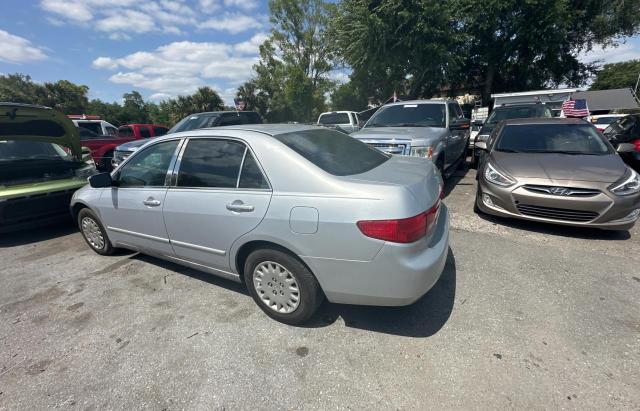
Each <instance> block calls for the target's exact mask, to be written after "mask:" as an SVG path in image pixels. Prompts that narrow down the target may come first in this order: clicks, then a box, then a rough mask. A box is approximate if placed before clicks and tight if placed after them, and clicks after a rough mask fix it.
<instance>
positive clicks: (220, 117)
mask: <svg viewBox="0 0 640 411" xmlns="http://www.w3.org/2000/svg"><path fill="white" fill-rule="evenodd" d="M243 124H262V119H261V118H260V116H259V115H258V113H256V112H255V111H211V112H207V113H196V114H191V115H189V116H187V117H185V118H183V119H182V120H180V121H179V122H178V123H177V124H176V125H175V126H173V127H171V129H169V131H167V134H171V133H179V132H181V131H190V130H197V129H200V128H208V127H222V126H238V125H243ZM147 141H148V140H146V139H145V140H136V141H132V142H131V143H126V144H122V145H120V146H118V147H116V150H115V151H114V153H113V159H112V160H111V165H112V166H113V167H114V168H115V167H116V166H118V164H120V163H122V161H123V160H124V159H125V158H127V157H129V156H130V155H131V153H133V152H135V151H136V150H137V149H139V148H140V147H142V146H143V145H144V144H145V143H146V142H147Z"/></svg>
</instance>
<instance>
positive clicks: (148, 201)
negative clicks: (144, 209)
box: [142, 197, 161, 207]
mask: <svg viewBox="0 0 640 411" xmlns="http://www.w3.org/2000/svg"><path fill="white" fill-rule="evenodd" d="M142 204H144V205H146V206H149V207H157V206H159V205H160V204H161V203H160V201H159V200H156V199H154V198H153V197H149V198H147V199H146V200H144V201H143V202H142Z"/></svg>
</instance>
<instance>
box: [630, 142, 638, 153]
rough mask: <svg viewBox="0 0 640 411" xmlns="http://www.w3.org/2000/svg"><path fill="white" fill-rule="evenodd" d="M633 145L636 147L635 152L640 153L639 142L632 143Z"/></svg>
mask: <svg viewBox="0 0 640 411" xmlns="http://www.w3.org/2000/svg"><path fill="white" fill-rule="evenodd" d="M632 143H633V145H634V146H636V151H637V152H638V153H640V140H634V141H632Z"/></svg>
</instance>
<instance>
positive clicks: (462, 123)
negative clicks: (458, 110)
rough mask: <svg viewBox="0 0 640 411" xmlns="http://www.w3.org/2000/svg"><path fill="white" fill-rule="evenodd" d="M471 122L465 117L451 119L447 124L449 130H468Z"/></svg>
mask: <svg viewBox="0 0 640 411" xmlns="http://www.w3.org/2000/svg"><path fill="white" fill-rule="evenodd" d="M470 127H471V122H470V121H469V119H467V118H461V119H456V120H452V121H451V123H450V124H449V130H468V129H469V128H470Z"/></svg>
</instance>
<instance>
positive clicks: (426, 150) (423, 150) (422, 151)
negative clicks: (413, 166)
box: [411, 146, 433, 158]
mask: <svg viewBox="0 0 640 411" xmlns="http://www.w3.org/2000/svg"><path fill="white" fill-rule="evenodd" d="M411 156H413V157H425V158H431V157H433V147H431V146H427V147H411Z"/></svg>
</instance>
